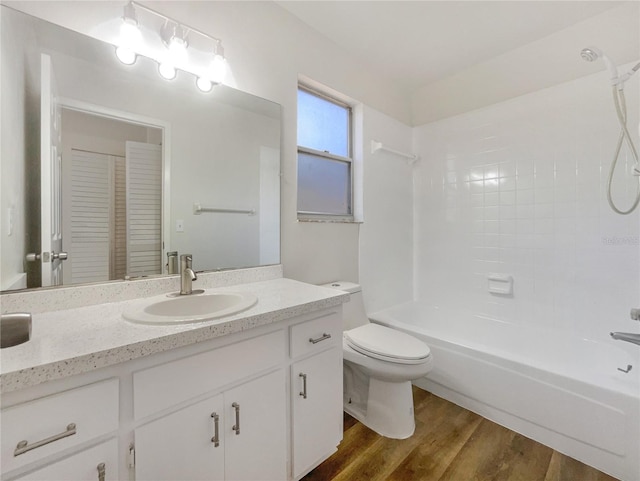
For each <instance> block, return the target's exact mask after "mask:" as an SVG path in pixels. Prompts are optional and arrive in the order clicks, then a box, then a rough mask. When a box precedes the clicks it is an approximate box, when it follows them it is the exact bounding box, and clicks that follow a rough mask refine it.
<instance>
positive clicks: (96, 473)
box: [13, 439, 118, 481]
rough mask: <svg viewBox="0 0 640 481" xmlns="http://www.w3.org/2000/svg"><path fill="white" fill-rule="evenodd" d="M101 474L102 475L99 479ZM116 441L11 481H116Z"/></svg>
mask: <svg viewBox="0 0 640 481" xmlns="http://www.w3.org/2000/svg"><path fill="white" fill-rule="evenodd" d="M101 473H104V474H103V476H102V477H101ZM117 479H118V441H117V440H116V439H111V440H110V441H107V442H104V443H102V444H98V445H97V446H94V447H92V448H89V449H87V450H85V451H82V452H79V453H77V454H74V455H73V456H70V457H68V458H65V459H63V460H61V461H58V462H56V463H52V464H50V465H48V466H45V467H44V468H41V469H38V470H37V471H33V472H31V473H29V474H26V475H24V476H22V477H19V478H16V479H14V480H13V481H90V480H95V481H101V480H104V481H116V480H117Z"/></svg>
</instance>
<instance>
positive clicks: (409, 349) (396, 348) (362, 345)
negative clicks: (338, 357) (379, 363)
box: [344, 324, 431, 364]
mask: <svg viewBox="0 0 640 481" xmlns="http://www.w3.org/2000/svg"><path fill="white" fill-rule="evenodd" d="M344 339H345V341H346V342H347V344H348V345H349V346H350V347H351V348H353V349H354V350H356V351H358V352H360V353H362V354H365V355H367V356H370V357H374V358H376V359H381V360H383V361H390V362H398V363H402V364H420V363H421V362H424V360H425V359H427V358H428V357H429V356H430V355H431V351H430V350H429V346H427V345H426V344H425V343H424V342H422V341H421V340H420V339H417V338H415V337H413V336H410V335H409V334H405V333H404V332H400V331H396V330H395V329H391V328H389V327H385V326H381V325H379V324H365V325H364V326H360V327H356V328H355V329H350V330H348V331H345V332H344Z"/></svg>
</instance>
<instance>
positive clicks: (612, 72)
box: [580, 46, 620, 85]
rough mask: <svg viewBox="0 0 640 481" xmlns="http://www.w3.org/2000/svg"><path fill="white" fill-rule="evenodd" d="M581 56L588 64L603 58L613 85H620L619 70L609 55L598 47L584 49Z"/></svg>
mask: <svg viewBox="0 0 640 481" xmlns="http://www.w3.org/2000/svg"><path fill="white" fill-rule="evenodd" d="M580 56H581V57H582V58H583V59H584V60H586V61H587V62H595V61H596V60H598V59H599V58H601V59H602V61H603V62H604V64H605V65H606V67H607V70H608V71H609V76H610V77H611V79H610V80H611V85H618V84H619V83H620V79H619V78H618V68H617V67H616V66H615V64H614V63H613V62H612V61H611V59H610V58H609V57H607V54H605V53H604V52H603V51H602V50H600V49H599V48H598V47H593V46H591V47H587V48H583V49H582V51H581V52H580Z"/></svg>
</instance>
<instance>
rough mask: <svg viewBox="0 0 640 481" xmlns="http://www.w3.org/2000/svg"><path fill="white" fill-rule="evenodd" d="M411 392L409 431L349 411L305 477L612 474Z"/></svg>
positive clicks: (394, 479)
mask: <svg viewBox="0 0 640 481" xmlns="http://www.w3.org/2000/svg"><path fill="white" fill-rule="evenodd" d="M413 398H414V407H415V415H416V432H415V434H414V435H413V436H412V437H411V438H409V439H405V440H396V439H388V438H383V437H382V436H379V435H378V434H376V433H374V432H373V431H371V430H370V429H368V428H367V427H365V426H364V425H363V424H362V423H360V422H358V421H356V420H355V419H353V418H352V417H351V416H349V415H346V414H345V421H344V439H343V441H342V443H341V444H340V446H339V448H338V451H337V452H336V453H335V454H334V455H333V456H331V457H330V458H329V459H327V460H326V461H325V462H324V463H322V464H321V465H320V466H318V467H317V468H316V469H314V470H313V471H311V472H310V473H309V474H308V475H307V476H305V477H304V478H303V481H330V480H334V481H343V480H344V481H347V480H348V481H360V480H361V481H383V480H385V481H387V480H389V481H418V480H419V481H615V478H612V477H611V476H608V475H606V474H604V473H601V472H600V471H597V470H595V469H593V468H591V467H589V466H587V465H585V464H583V463H581V462H579V461H576V460H575V459H572V458H569V457H567V456H564V455H563V454H560V453H558V452H557V451H554V450H553V449H551V448H548V447H546V446H544V445H542V444H540V443H537V442H535V441H532V440H531V439H529V438H526V437H524V436H522V435H520V434H517V433H515V432H513V431H510V430H509V429H506V428H504V427H502V426H499V425H498V424H496V423H494V422H491V421H489V420H487V419H484V418H482V417H481V416H479V415H477V414H474V413H472V412H470V411H467V410H466V409H464V408H461V407H459V406H457V405H455V404H453V403H450V402H448V401H445V400H444V399H442V398H439V397H437V396H435V395H433V394H430V393H428V392H426V391H423V390H421V389H418V388H414V393H413Z"/></svg>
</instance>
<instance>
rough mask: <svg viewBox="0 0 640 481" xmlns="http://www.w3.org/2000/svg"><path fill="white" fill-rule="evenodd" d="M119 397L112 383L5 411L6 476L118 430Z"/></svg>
mask: <svg viewBox="0 0 640 481" xmlns="http://www.w3.org/2000/svg"><path fill="white" fill-rule="evenodd" d="M118 395H119V394H118V380H117V379H108V380H106V381H101V382H97V383H95V384H89V385H87V386H82V387H79V388H76V389H71V390H69V391H64V392H61V393H58V394H54V395H51V396H47V397H43V398H40V399H36V400H34V401H29V402H26V403H24V404H19V405H17V406H13V407H10V408H7V409H3V410H2V472H3V473H6V472H8V471H11V470H13V469H15V468H19V467H21V466H24V465H26V464H28V463H31V462H33V461H37V460H39V459H42V458H44V457H45V456H49V455H51V454H54V453H57V452H60V451H62V450H65V449H68V448H70V447H72V446H76V445H79V444H81V443H84V442H86V441H89V440H90V439H93V438H95V437H98V436H101V435H103V434H107V433H110V432H112V431H115V430H117V429H118V422H119V414H118V407H119V398H118ZM19 445H26V446H25V447H24V448H22V449H20V448H18V446H19Z"/></svg>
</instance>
